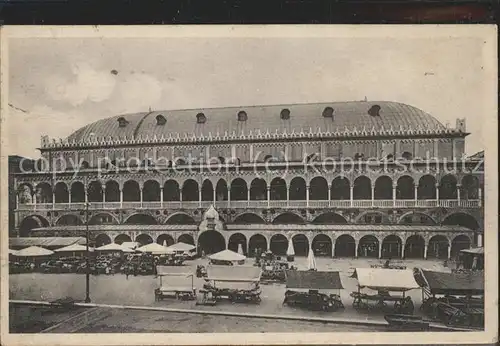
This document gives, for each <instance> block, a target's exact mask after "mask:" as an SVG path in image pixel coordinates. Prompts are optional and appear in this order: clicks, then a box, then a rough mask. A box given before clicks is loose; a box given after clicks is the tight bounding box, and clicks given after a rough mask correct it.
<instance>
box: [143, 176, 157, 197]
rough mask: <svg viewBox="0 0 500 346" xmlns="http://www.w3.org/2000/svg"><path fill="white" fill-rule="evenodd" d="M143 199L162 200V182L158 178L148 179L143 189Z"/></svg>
mask: <svg viewBox="0 0 500 346" xmlns="http://www.w3.org/2000/svg"><path fill="white" fill-rule="evenodd" d="M142 200H143V201H146V202H157V201H159V200H160V183H158V182H157V181H156V180H148V181H146V182H145V183H144V188H143V189H142Z"/></svg>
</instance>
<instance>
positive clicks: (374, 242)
mask: <svg viewBox="0 0 500 346" xmlns="http://www.w3.org/2000/svg"><path fill="white" fill-rule="evenodd" d="M378 249H379V241H378V239H377V238H376V237H375V236H373V235H365V236H363V237H362V238H361V239H360V240H359V244H358V256H359V257H371V258H378V255H379V253H378Z"/></svg>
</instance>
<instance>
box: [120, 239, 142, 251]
mask: <svg viewBox="0 0 500 346" xmlns="http://www.w3.org/2000/svg"><path fill="white" fill-rule="evenodd" d="M122 246H123V247H127V248H129V249H135V248H136V247H138V246H139V243H136V242H135V241H126V242H123V243H122Z"/></svg>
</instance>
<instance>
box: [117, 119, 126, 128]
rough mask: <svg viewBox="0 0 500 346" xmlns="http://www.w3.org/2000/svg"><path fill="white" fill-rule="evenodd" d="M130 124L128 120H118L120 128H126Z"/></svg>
mask: <svg viewBox="0 0 500 346" xmlns="http://www.w3.org/2000/svg"><path fill="white" fill-rule="evenodd" d="M127 124H128V120H127V119H125V118H124V117H119V118H118V126H120V127H125V126H127Z"/></svg>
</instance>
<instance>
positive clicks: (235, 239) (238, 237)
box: [227, 233, 247, 256]
mask: <svg viewBox="0 0 500 346" xmlns="http://www.w3.org/2000/svg"><path fill="white" fill-rule="evenodd" d="M240 245H241V248H242V249H243V254H244V255H245V256H246V255H247V238H246V237H245V236H244V235H243V234H241V233H234V234H232V235H231V236H230V237H229V241H228V244H227V248H228V249H229V250H231V251H234V252H238V247H239V246H240Z"/></svg>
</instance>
